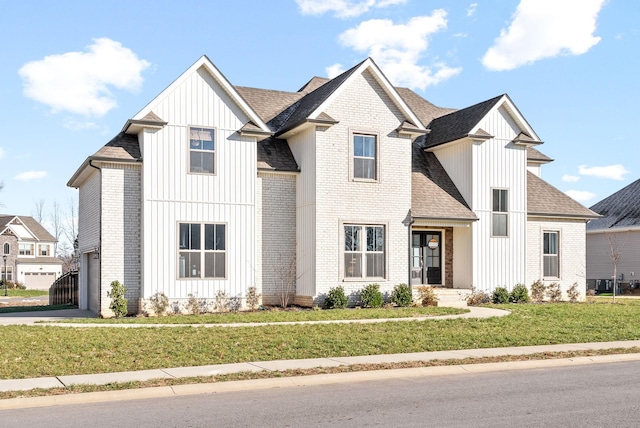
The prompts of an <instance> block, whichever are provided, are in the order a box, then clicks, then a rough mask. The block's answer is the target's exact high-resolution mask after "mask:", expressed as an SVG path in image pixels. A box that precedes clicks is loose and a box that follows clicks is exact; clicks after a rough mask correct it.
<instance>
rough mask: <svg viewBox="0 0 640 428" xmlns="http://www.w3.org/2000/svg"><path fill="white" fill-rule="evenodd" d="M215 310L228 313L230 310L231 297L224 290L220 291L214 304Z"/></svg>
mask: <svg viewBox="0 0 640 428" xmlns="http://www.w3.org/2000/svg"><path fill="white" fill-rule="evenodd" d="M213 309H214V310H215V311H216V312H227V311H228V310H229V295H228V294H227V292H226V291H224V290H218V292H217V293H216V298H215V301H214V303H213Z"/></svg>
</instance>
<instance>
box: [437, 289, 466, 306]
mask: <svg viewBox="0 0 640 428" xmlns="http://www.w3.org/2000/svg"><path fill="white" fill-rule="evenodd" d="M433 291H434V294H435V295H436V297H437V298H438V306H447V307H455V308H464V307H466V306H467V297H469V295H470V294H471V290H468V289H464V288H438V287H434V289H433Z"/></svg>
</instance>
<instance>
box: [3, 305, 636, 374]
mask: <svg viewBox="0 0 640 428" xmlns="http://www.w3.org/2000/svg"><path fill="white" fill-rule="evenodd" d="M598 301H600V300H598ZM639 303H640V302H637V301H633V302H629V303H626V304H615V305H612V304H608V303H584V304H568V303H560V304H530V305H502V306H499V307H501V308H505V309H509V310H511V311H512V314H511V315H509V316H506V317H499V318H489V319H453V320H427V321H411V322H386V323H378V324H328V325H327V324H319V325H282V326H264V327H249V326H247V327H237V328H225V327H214V328H203V327H190V326H185V327H172V328H157V327H156V328H154V327H149V328H133V329H122V328H70V327H58V326H4V327H2V334H1V335H0V349H2V353H0V355H1V357H0V362H1V363H2V364H0V378H2V379H10V378H26V377H38V376H55V375H67V374H81V373H100V372H116V371H126V370H143V369H152V368H162V367H180V366H192V365H207V364H222V363H236V362H244V361H260V360H274V359H296V358H314V357H331V356H352V355H371V354H387V353H399V352H418V351H438V350H452V349H472V348H488V347H503V346H524V345H542V344H558V343H577V342H598V341H611V340H624V339H640V322H638V320H639V319H640V307H638V304H639ZM327 312H328V311H327Z"/></svg>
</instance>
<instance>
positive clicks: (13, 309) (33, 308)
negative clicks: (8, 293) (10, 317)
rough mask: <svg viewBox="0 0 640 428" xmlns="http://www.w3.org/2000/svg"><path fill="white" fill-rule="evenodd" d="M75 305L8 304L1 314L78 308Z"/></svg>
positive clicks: (0, 311) (0, 310)
mask: <svg viewBox="0 0 640 428" xmlns="http://www.w3.org/2000/svg"><path fill="white" fill-rule="evenodd" d="M77 308H78V307H77V306H75V305H38V306H8V307H6V308H0V314H9V313H12V312H42V311H58V310H62V309H77Z"/></svg>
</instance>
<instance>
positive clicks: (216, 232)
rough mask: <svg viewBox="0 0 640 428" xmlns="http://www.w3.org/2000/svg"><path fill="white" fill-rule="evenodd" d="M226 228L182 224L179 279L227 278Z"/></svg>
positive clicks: (179, 246) (220, 225)
mask: <svg viewBox="0 0 640 428" xmlns="http://www.w3.org/2000/svg"><path fill="white" fill-rule="evenodd" d="M225 233H226V225H224V224H212V223H204V224H202V223H180V224H179V237H178V277H179V278H225V277H226V234H225Z"/></svg>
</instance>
